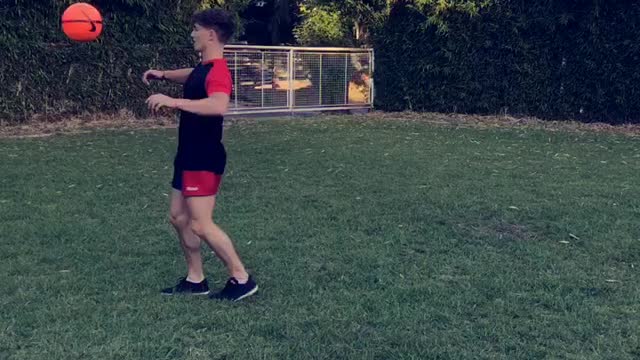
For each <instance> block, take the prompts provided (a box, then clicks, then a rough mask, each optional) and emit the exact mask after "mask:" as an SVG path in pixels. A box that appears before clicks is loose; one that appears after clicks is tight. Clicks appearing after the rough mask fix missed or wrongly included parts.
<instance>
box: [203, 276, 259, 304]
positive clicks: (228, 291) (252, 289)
mask: <svg viewBox="0 0 640 360" xmlns="http://www.w3.org/2000/svg"><path fill="white" fill-rule="evenodd" d="M257 291H258V285H256V283H255V281H253V279H252V278H251V276H249V280H247V282H246V283H245V284H239V283H238V280H236V279H235V278H230V279H229V280H228V281H227V284H226V285H225V286H224V289H222V291H220V292H219V293H217V294H213V295H211V298H212V299H217V300H231V301H240V300H242V299H244V298H246V297H249V296H251V295H253V294H255V293H256V292H257Z"/></svg>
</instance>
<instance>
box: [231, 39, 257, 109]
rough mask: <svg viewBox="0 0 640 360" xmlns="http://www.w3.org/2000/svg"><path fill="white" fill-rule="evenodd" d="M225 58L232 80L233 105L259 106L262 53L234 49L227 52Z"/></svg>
mask: <svg viewBox="0 0 640 360" xmlns="http://www.w3.org/2000/svg"><path fill="white" fill-rule="evenodd" d="M225 58H226V59H227V63H228V64H229V70H230V71H231V75H232V80H233V98H232V104H233V107H235V108H260V107H261V93H260V89H259V86H260V85H261V83H260V82H261V76H260V74H261V72H262V53H261V52H259V51H252V52H246V51H234V52H227V53H226V54H225Z"/></svg>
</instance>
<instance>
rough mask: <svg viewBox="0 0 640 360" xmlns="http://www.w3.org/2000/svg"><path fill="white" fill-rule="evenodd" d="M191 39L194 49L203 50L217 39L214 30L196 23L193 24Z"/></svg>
mask: <svg viewBox="0 0 640 360" xmlns="http://www.w3.org/2000/svg"><path fill="white" fill-rule="evenodd" d="M191 39H192V40H193V49H194V50H196V51H203V50H204V49H206V48H207V46H208V45H209V44H211V43H215V42H217V40H218V38H217V36H216V32H215V31H213V30H211V29H207V28H205V27H202V26H200V25H198V24H195V25H194V26H193V31H191Z"/></svg>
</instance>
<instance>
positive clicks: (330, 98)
mask: <svg viewBox="0 0 640 360" xmlns="http://www.w3.org/2000/svg"><path fill="white" fill-rule="evenodd" d="M225 58H226V59H227V63H228V64H229V69H230V70H231V75H232V78H233V79H232V80H233V88H234V92H233V95H232V98H231V106H230V110H229V113H231V114H242V113H260V112H279V111H321V110H325V109H356V108H370V107H371V106H372V103H373V80H372V76H371V75H372V73H373V51H372V50H363V49H348V48H344V49H339V48H295V47H284V46H265V47H259V46H242V45H231V46H227V47H226V48H225Z"/></svg>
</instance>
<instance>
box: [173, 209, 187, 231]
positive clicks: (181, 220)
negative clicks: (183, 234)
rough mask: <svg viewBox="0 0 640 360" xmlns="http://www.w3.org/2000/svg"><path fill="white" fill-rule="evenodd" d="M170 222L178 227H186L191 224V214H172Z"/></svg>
mask: <svg viewBox="0 0 640 360" xmlns="http://www.w3.org/2000/svg"><path fill="white" fill-rule="evenodd" d="M169 222H171V225H173V227H174V228H176V229H184V228H186V227H187V226H189V216H188V215H187V214H185V213H178V214H171V215H170V216H169Z"/></svg>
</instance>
